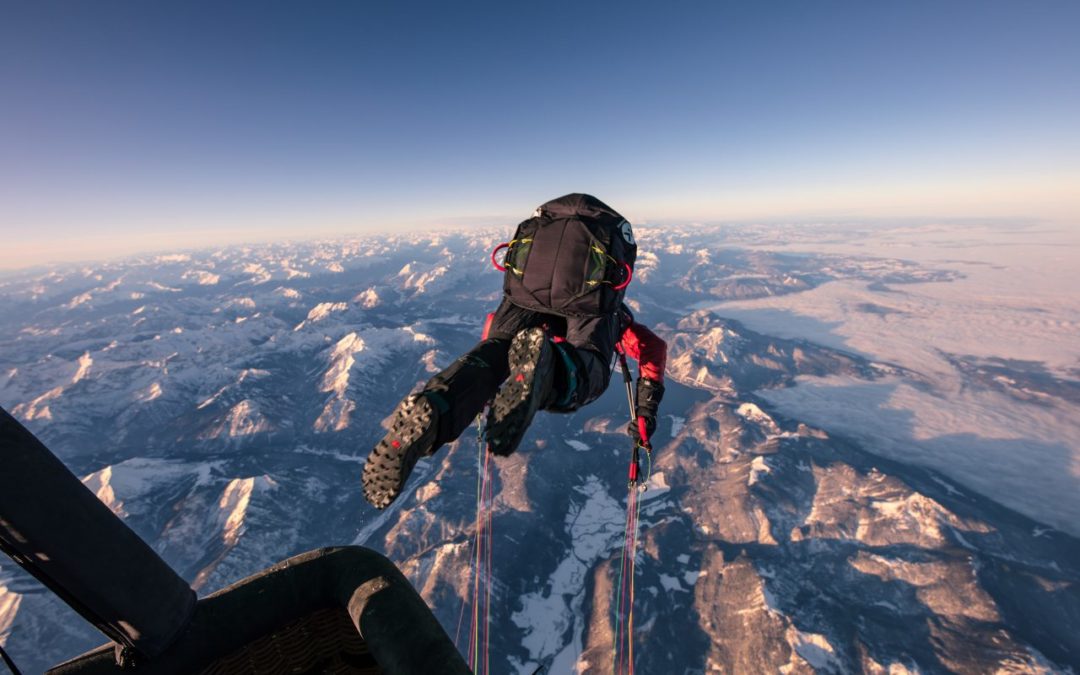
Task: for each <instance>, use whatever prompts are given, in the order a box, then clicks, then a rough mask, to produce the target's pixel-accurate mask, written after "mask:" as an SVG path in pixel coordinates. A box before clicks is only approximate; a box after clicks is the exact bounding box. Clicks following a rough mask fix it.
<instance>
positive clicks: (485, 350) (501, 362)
mask: <svg viewBox="0 0 1080 675" xmlns="http://www.w3.org/2000/svg"><path fill="white" fill-rule="evenodd" d="M509 351H510V340H507V339H504V338H493V339H487V340H483V341H481V342H480V343H478V344H477V345H476V346H475V347H473V348H472V349H471V350H470V351H468V352H467V353H465V354H464V355H463V356H462V357H461V358H459V359H458V360H457V361H454V362H453V363H452V364H450V366H449V367H448V368H446V369H445V370H443V371H442V372H441V373H439V374H438V375H436V376H435V377H433V378H431V379H430V380H428V383H427V384H426V385H425V386H424V392H423V393H424V395H425V396H427V397H428V399H429V400H430V401H431V402H432V403H433V404H434V405H435V407H436V409H438V411H439V429H438V432H437V434H436V437H435V442H436V445H442V444H444V443H449V442H450V441H453V440H454V439H456V438H457V437H458V436H460V435H461V432H462V431H465V429H466V428H467V427H468V426H469V424H470V423H472V421H473V419H474V418H475V417H476V415H477V414H478V413H479V412H480V411H481V410H483V409H484V405H485V404H486V403H487V402H488V401H490V400H491V399H492V397H494V396H495V392H496V391H498V389H499V385H500V384H502V382H503V380H505V379H506V377H507V375H508V374H509V372H510V369H509V366H508V365H507V363H506V355H507V353H508V352H509Z"/></svg>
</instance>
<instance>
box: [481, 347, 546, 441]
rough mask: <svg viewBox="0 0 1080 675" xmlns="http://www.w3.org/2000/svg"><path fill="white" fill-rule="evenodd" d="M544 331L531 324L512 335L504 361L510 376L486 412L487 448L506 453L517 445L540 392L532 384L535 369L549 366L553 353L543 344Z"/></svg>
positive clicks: (533, 413) (531, 415) (522, 436)
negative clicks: (488, 446) (522, 330)
mask: <svg viewBox="0 0 1080 675" xmlns="http://www.w3.org/2000/svg"><path fill="white" fill-rule="evenodd" d="M546 341H547V335H546V334H545V333H544V331H543V330H541V329H539V328H533V329H530V330H528V331H525V332H524V333H519V334H518V335H516V336H515V337H514V341H513V343H511V345H510V352H509V354H508V355H507V361H508V364H509V366H510V377H508V378H507V380H506V382H505V383H504V384H503V386H502V387H501V388H500V389H499V393H498V395H496V397H495V400H494V401H493V402H492V404H491V411H490V412H489V413H488V425H487V427H488V430H487V438H488V443H489V444H490V448H491V451H492V452H493V453H495V454H496V455H502V456H506V455H509V454H511V453H513V452H514V450H516V449H517V446H518V444H519V443H521V439H522V438H524V436H525V431H526V430H527V429H528V428H529V424H530V423H531V422H532V420H533V417H534V416H535V415H536V411H537V410H538V409H539V408H540V403H541V401H540V400H539V398H540V396H541V392H540V391H539V388H538V387H537V386H536V377H537V374H538V373H543V372H546V371H548V370H550V368H551V363H552V358H553V356H554V355H553V353H552V350H551V348H550V346H547V347H545V345H544V343H545V342H546Z"/></svg>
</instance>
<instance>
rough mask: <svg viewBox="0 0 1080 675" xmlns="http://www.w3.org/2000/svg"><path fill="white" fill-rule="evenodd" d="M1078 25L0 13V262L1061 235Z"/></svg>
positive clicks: (50, 7)
mask: <svg viewBox="0 0 1080 675" xmlns="http://www.w3.org/2000/svg"><path fill="white" fill-rule="evenodd" d="M1077 25H1080V5H1078V4H1077V3H1075V2H1039V3H1017V2H1009V3H1004V2H970V3H965V2H951V3H935V2H926V3H918V2H911V3H870V4H867V3H854V2H852V3H827V4H821V3H676V4H674V5H672V4H670V3H667V4H662V3H642V4H641V5H634V6H631V5H630V4H628V3H588V5H587V6H583V5H582V3H532V4H528V5H523V4H521V3H467V4H460V3H428V4H420V3H351V2H330V3H319V4H317V5H312V4H304V3H277V2H247V3H242V2H241V3H227V4H222V3H206V2H185V3H169V4H168V5H166V4H165V3H129V2H94V3H53V2H44V3H9V4H8V6H7V7H6V8H5V11H4V20H3V21H2V22H0V45H2V46H0V54H2V55H3V58H0V102H2V108H3V113H2V115H0V230H2V233H3V245H2V246H0V268H2V269H13V268H20V267H26V266H31V265H37V264H43V263H48V262H54V261H62V260H80V259H97V258H108V257H116V256H122V255H128V254H131V253H135V252H138V251H147V250H155V251H156V250H167V249H186V248H192V247H201V246H213V245H219V244H224V243H235V242H247V241H269V240H275V239H283V238H290V239H297V238H308V237H317V236H340V235H353V234H362V233H369V232H379V231H387V230H391V229H421V228H430V227H445V226H470V225H485V226H488V225H493V224H495V225H498V224H505V225H506V226H507V227H509V226H510V225H512V224H514V223H515V222H517V221H518V220H520V219H521V218H522V217H524V216H525V215H527V214H528V212H529V211H530V210H531V209H532V208H533V207H534V206H535V205H537V204H539V203H540V202H542V201H545V200H547V199H550V198H552V197H554V196H557V195H559V194H563V193H566V192H572V191H584V192H591V193H594V194H596V195H598V196H600V197H601V198H602V199H604V200H605V201H607V202H609V203H611V204H612V205H613V206H615V207H616V208H618V209H619V210H620V211H622V212H623V213H625V214H626V215H627V216H628V217H630V218H631V219H632V220H634V221H635V222H638V223H653V224H665V223H672V222H682V223H687V222H703V223H704V222H721V221H723V222H735V223H738V222H751V221H756V220H761V221H766V220H767V221H776V222H818V221H830V220H844V221H851V220H859V219H867V220H875V219H876V220H888V219H935V218H941V219H956V218H964V219H970V218H976V219H979V218H988V219H989V218H993V219H1015V220H1022V221H1027V222H1030V221H1040V220H1048V221H1056V222H1059V223H1064V224H1068V225H1073V224H1080V190H1078V189H1076V188H1077V186H1078V185H1080V78H1078V77H1077V73H1078V72H1080V41H1078V40H1077V39H1076V26H1077Z"/></svg>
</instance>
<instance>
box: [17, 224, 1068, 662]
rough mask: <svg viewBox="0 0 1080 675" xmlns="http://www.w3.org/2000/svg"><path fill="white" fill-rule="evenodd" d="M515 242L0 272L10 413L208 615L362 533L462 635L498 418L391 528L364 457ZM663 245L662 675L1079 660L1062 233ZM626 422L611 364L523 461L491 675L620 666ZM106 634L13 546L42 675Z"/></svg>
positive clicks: (498, 579)
mask: <svg viewBox="0 0 1080 675" xmlns="http://www.w3.org/2000/svg"><path fill="white" fill-rule="evenodd" d="M506 234H507V232H503V231H487V230H484V231H481V230H462V231H458V232H445V233H434V234H433V233H425V234H406V235H398V236H389V237H365V238H357V239H348V240H337V241H323V242H314V243H282V244H277V245H264V246H251V247H233V248H226V249H222V250H214V251H202V252H190V253H183V254H173V255H159V256H146V257H142V258H133V259H128V260H125V261H122V262H115V263H101V264H94V265H84V266H69V267H56V268H49V269H44V270H36V271H33V272H20V273H12V274H7V275H6V276H3V277H0V406H2V407H3V408H4V409H6V410H8V411H9V412H11V413H12V414H13V415H14V416H16V417H17V418H18V419H19V420H20V421H22V422H23V423H24V424H26V425H27V426H28V428H30V430H31V431H33V432H34V433H35V434H37V435H38V437H39V438H41V439H42V441H43V442H45V444H46V445H48V446H49V447H50V448H51V449H52V450H53V451H54V452H55V453H56V454H57V455H59V456H60V457H61V458H62V459H63V460H64V462H65V463H66V464H67V465H68V466H69V467H70V468H71V469H72V471H74V472H75V473H76V474H77V475H78V476H80V477H81V478H82V480H83V482H84V483H85V484H86V485H87V487H89V488H90V489H91V490H92V491H93V492H95V493H96V494H97V495H98V497H99V498H100V499H101V500H102V501H103V502H105V503H106V504H107V505H108V506H109V507H110V508H111V509H112V510H113V511H114V512H115V513H117V514H118V515H119V516H121V517H122V518H123V519H124V520H125V522H126V523H127V524H128V525H129V526H130V527H131V528H133V529H134V530H135V531H136V532H137V533H138V534H139V535H141V536H142V537H143V538H144V539H145V540H146V541H147V542H149V543H150V544H151V545H152V546H153V548H154V549H155V550H156V551H157V552H158V553H159V554H160V555H161V556H162V557H163V558H164V559H165V560H166V561H167V562H168V563H169V564H170V565H172V566H173V567H174V568H175V569H176V570H177V571H178V572H179V573H180V574H181V575H183V576H184V577H185V578H186V579H188V580H189V581H190V582H191V584H192V586H193V587H194V588H195V589H196V590H197V591H198V592H199V594H200V595H203V594H206V593H209V592H212V591H214V590H216V589H219V588H222V587H223V586H225V585H227V584H229V583H232V582H234V581H237V580H239V579H241V578H243V577H245V576H247V575H249V574H252V573H254V572H256V571H258V570H261V569H262V568H264V567H267V566H269V565H271V564H272V563H274V562H276V561H278V560H281V559H283V558H285V557H287V556H290V555H293V554H296V553H300V552H303V551H307V550H310V549H314V548H318V547H322V546H329V545H343V544H361V545H364V546H368V547H371V548H374V549H376V550H378V551H380V552H383V553H385V554H386V555H387V556H389V557H390V558H391V559H392V560H393V561H394V562H395V563H397V564H398V565H399V566H400V567H401V568H402V569H403V570H404V571H405V573H406V574H407V576H408V577H409V578H410V579H411V580H412V582H413V583H414V584H415V586H416V587H417V589H418V590H419V591H420V592H421V594H422V595H423V597H424V598H425V599H426V600H427V602H428V604H429V605H430V606H431V607H432V609H433V611H434V612H435V614H436V615H437V616H438V617H439V619H440V621H441V622H442V623H443V625H444V627H445V628H446V630H447V632H448V633H449V634H450V635H451V636H452V637H454V636H455V635H457V636H458V644H459V645H460V646H461V648H462V649H464V648H465V644H466V643H467V641H468V640H467V635H466V634H463V630H462V629H461V623H460V617H461V615H462V610H463V606H464V605H465V603H466V601H465V599H466V598H468V597H469V596H470V590H469V583H470V582H469V571H470V544H471V534H472V530H473V526H474V518H475V510H476V481H477V458H478V449H477V440H476V433H475V429H470V430H467V431H466V433H465V434H464V435H463V436H462V437H461V438H460V439H459V440H458V441H457V442H455V443H454V444H452V445H450V446H447V447H445V448H443V449H442V450H441V451H439V453H438V454H437V455H435V456H434V457H432V458H430V459H425V460H422V461H421V462H420V464H419V465H418V467H417V469H416V471H415V473H414V474H413V477H412V479H411V480H410V481H409V483H408V486H407V488H406V491H405V493H404V494H403V495H402V496H401V497H400V498H399V499H398V500H397V501H396V502H395V503H394V504H393V505H392V506H391V507H390V508H389V509H387V510H386V511H385V512H379V511H376V510H375V509H373V508H372V507H370V506H369V505H367V504H366V503H365V502H364V501H363V498H362V496H361V490H360V473H361V470H362V467H363V462H364V459H365V457H366V456H367V453H368V451H369V450H370V448H371V446H372V444H373V443H374V442H375V441H376V440H378V438H380V437H381V434H382V428H381V426H380V424H381V423H382V422H383V420H384V418H385V417H386V416H387V415H388V414H389V413H390V412H391V410H392V409H393V406H394V404H395V403H396V402H397V401H398V400H400V398H401V397H402V396H403V395H405V394H406V393H407V392H408V391H409V390H410V389H412V388H414V387H417V386H419V385H420V384H421V383H422V382H424V381H425V380H426V379H427V378H429V377H430V376H431V375H432V374H434V373H435V372H438V370H440V369H441V368H443V367H445V366H446V365H448V364H449V363H450V362H451V361H452V360H453V359H455V358H456V357H457V356H458V355H459V354H461V353H462V352H464V351H466V350H467V349H468V348H469V347H471V346H472V345H473V344H474V343H475V341H476V340H477V339H478V337H479V334H480V330H481V326H482V325H483V319H484V316H485V314H486V313H487V312H488V311H491V310H492V309H493V308H494V307H495V305H496V304H497V302H498V300H499V297H500V294H501V277H500V275H499V274H498V273H496V272H495V271H493V270H492V269H491V266H490V264H489V262H488V255H489V252H490V251H491V249H492V248H493V247H494V246H496V245H497V244H498V243H499V242H500V241H502V237H503V236H505V235H506ZM636 234H637V237H638V240H639V244H640V250H641V253H640V257H639V259H638V264H637V269H636V277H635V281H634V282H633V284H632V285H631V287H630V289H629V291H628V298H630V300H631V306H632V307H633V309H634V311H635V313H636V315H637V317H638V319H639V320H641V321H642V322H643V323H645V324H647V325H649V326H651V327H653V328H654V329H655V330H656V332H657V333H658V334H660V335H661V336H662V337H663V338H665V339H666V340H667V342H668V346H669V363H668V373H667V378H668V389H667V396H666V398H665V400H664V402H663V405H662V407H661V413H662V418H661V421H660V424H659V428H658V430H657V434H656V438H655V451H654V453H653V458H652V463H651V472H650V478H649V483H648V490H647V491H646V492H645V493H643V495H642V499H643V500H644V501H643V504H642V511H641V535H640V546H639V550H638V562H637V570H638V576H637V578H636V588H637V595H636V600H637V602H636V605H635V610H634V612H635V621H636V624H635V628H636V632H635V636H634V645H635V647H634V658H635V663H636V667H637V669H639V670H640V672H643V673H644V672H647V673H676V674H677V673H704V672H722V673H765V672H770V673H772V672H782V673H810V672H822V673H856V672H865V673H890V674H893V673H944V672H958V673H990V672H997V673H1049V672H1076V670H1080V539H1078V538H1077V537H1078V535H1080V526H1078V525H1077V523H1078V522H1080V496H1078V495H1080V490H1078V489H1077V488H1078V487H1080V343H1077V341H1076V340H1075V336H1076V335H1077V334H1080V300H1078V299H1077V298H1076V296H1075V287H1073V293H1071V294H1070V293H1068V292H1067V290H1065V291H1063V290H1062V286H1063V285H1065V284H1064V281H1063V279H1064V278H1066V277H1067V274H1068V273H1067V272H1063V273H1062V277H1061V279H1062V282H1061V283H1060V284H1058V285H1056V286H1055V285H1054V284H1053V283H1050V282H1051V281H1053V278H1054V277H1052V273H1051V272H1052V270H1054V269H1059V270H1067V269H1069V268H1070V267H1069V266H1070V265H1073V264H1074V263H1076V262H1077V261H1076V255H1077V254H1076V253H1075V251H1077V250H1080V249H1078V248H1076V247H1075V246H1074V247H1073V248H1071V249H1069V248H1059V249H1056V253H1055V252H1054V250H1052V247H1049V246H1046V247H1043V248H1041V249H1039V250H1040V252H1041V253H1042V255H1043V257H1042V258H1039V259H1038V260H1039V261H1040V262H1038V263H1036V262H1032V261H1034V260H1036V257H1035V256H1034V255H1032V257H1030V258H1024V257H1022V254H1023V253H1024V250H1026V249H1023V246H1020V245H1019V244H1017V246H1012V245H1011V243H1012V244H1016V243H1017V242H1028V243H1030V242H1032V241H1033V238H1035V239H1038V238H1039V237H1043V238H1044V239H1046V238H1049V237H1051V235H1050V234H1047V233H1045V232H1042V233H1040V232H1034V233H1033V232H1030V231H1019V230H1017V229H1010V228H1005V227H999V228H995V227H991V226H979V227H976V226H973V225H957V226H955V227H947V226H940V227H934V228H921V229H920V228H919V227H894V228H887V227H878V228H873V227H869V226H813V227H809V226H808V227H804V228H794V227H779V226H767V225H760V226H745V227H729V226H713V227H691V226H685V227H664V228H660V227H648V226H640V227H638V228H637V232H636ZM977 242H982V243H983V244H985V243H986V242H996V245H995V246H994V247H990V246H989V245H977ZM1010 242H1011V243H1010ZM1006 250H1007V251H1008V254H1009V255H1010V256H1012V257H1011V258H1009V259H1008V260H1005V259H1003V258H1002V256H1003V255H1004V253H1003V252H1005V251H1006ZM1054 255H1056V256H1057V257H1054ZM1063 256H1064V257H1063ZM1070 256H1071V257H1070ZM1055 265H1057V267H1054V266H1055ZM1071 269H1073V270H1075V269H1076V267H1075V266H1074V267H1072V268H1071ZM1047 270H1051V272H1048V271H1047ZM1038 274H1043V275H1044V276H1043V277H1041V278H1042V281H1043V282H1045V283H1042V284H1041V285H1039V284H1038V283H1036V282H1037V281H1038V280H1037V279H1036V278H1035V277H1036V276H1037V275H1038ZM1048 274H1050V275H1051V276H1049V277H1048V276H1046V275H1048ZM1073 274H1075V272H1073ZM1025 275H1026V276H1025ZM1018 285H1023V286H1025V287H1026V288H1027V289H1028V292H1027V293H1025V294H1024V296H1023V298H1020V297H1019V296H1018V295H1017V294H1010V293H1009V292H1007V289H1009V288H1014V287H1016V286H1018ZM626 417H627V410H626V401H625V397H624V395H623V391H622V386H621V383H620V382H619V379H618V374H617V373H616V375H615V376H614V377H613V380H612V386H611V387H610V388H609V391H608V392H607V394H605V396H604V397H603V398H602V399H601V400H600V401H598V402H596V403H595V404H593V405H591V406H588V407H587V408H585V409H583V410H581V411H579V412H577V413H575V414H572V415H562V416H559V415H552V414H548V413H541V414H540V415H538V416H537V419H536V421H535V423H534V425H533V428H532V429H531V430H530V432H529V434H528V435H527V436H526V439H525V441H524V443H523V444H522V447H521V449H520V450H519V451H518V452H517V453H516V454H514V455H513V456H511V457H509V458H506V459H501V460H500V461H498V462H497V469H496V486H495V510H494V516H493V530H492V531H493V537H494V539H493V545H494V557H493V563H492V564H493V572H494V584H493V593H494V597H493V599H492V603H491V607H492V616H491V631H492V632H491V657H490V658H491V667H492V670H493V671H494V672H497V673H524V674H526V675H528V674H531V673H534V672H536V670H537V668H538V667H539V666H544V667H545V668H546V670H545V672H548V673H552V674H561V673H570V672H580V673H607V672H610V671H611V668H612V653H613V641H614V640H613V628H614V613H615V610H614V608H613V601H614V600H616V599H615V597H614V596H615V592H614V589H613V586H614V584H615V582H614V578H615V575H616V574H617V572H618V569H617V568H618V564H619V559H620V553H621V550H620V547H621V545H622V542H623V524H624V508H625V503H626V497H627V486H626V465H627V460H628V456H629V450H630V441H629V438H628V437H627V435H626V433H625V427H626ZM4 451H5V450H4V449H2V448H0V456H2V453H3V452H4ZM0 470H2V468H0ZM464 633H467V630H465V631H464ZM102 642H104V639H103V637H102V636H101V635H100V634H98V633H96V632H95V631H94V630H93V629H92V628H91V627H90V626H89V625H88V624H86V623H85V622H84V621H82V619H80V618H79V617H78V616H77V615H76V614H75V613H73V612H72V611H71V610H69V609H67V608H66V606H64V605H63V604H62V603H61V602H60V601H59V600H58V599H56V598H55V597H53V596H52V595H51V594H49V593H48V592H46V591H45V590H44V589H43V588H42V587H41V586H40V585H39V584H37V583H36V582H35V581H34V580H33V579H32V578H30V577H29V576H27V575H26V574H24V573H23V572H22V571H21V570H20V569H19V568H17V567H16V566H15V565H14V564H13V563H12V562H11V561H9V560H7V559H6V558H5V559H2V560H0V643H2V644H3V645H4V646H5V648H6V649H7V650H8V651H9V652H10V653H11V655H12V657H13V658H14V659H15V661H16V662H17V663H18V664H19V665H20V667H22V668H24V669H25V670H26V671H28V672H40V671H41V670H43V669H45V668H47V667H49V666H51V665H53V664H55V663H58V662H60V661H62V660H64V659H66V658H69V657H71V656H73V655H76V654H78V653H80V652H81V651H83V650H86V649H88V648H91V647H94V646H97V645H98V644H101V643H102Z"/></svg>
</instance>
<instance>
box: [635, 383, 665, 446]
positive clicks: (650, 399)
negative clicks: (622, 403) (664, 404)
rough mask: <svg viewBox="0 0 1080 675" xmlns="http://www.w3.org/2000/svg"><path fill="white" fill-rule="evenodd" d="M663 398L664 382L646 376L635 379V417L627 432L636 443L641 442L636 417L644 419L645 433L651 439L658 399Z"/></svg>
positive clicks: (654, 426)
mask: <svg viewBox="0 0 1080 675" xmlns="http://www.w3.org/2000/svg"><path fill="white" fill-rule="evenodd" d="M663 398H664V383H663V382H660V381H657V380H653V379H651V378H648V377H639V378H638V381H637V401H636V403H637V410H635V411H634V416H635V419H634V421H633V422H631V423H630V426H629V427H628V428H627V430H626V431H627V433H629V434H630V437H631V438H633V439H634V441H635V442H636V443H641V442H642V438H641V432H640V430H639V429H638V422H637V418H639V417H640V418H642V419H644V420H645V433H646V434H647V435H648V437H649V440H650V441H651V440H652V436H653V432H654V431H656V414H657V412H658V411H659V410H660V401H661V399H663Z"/></svg>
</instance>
